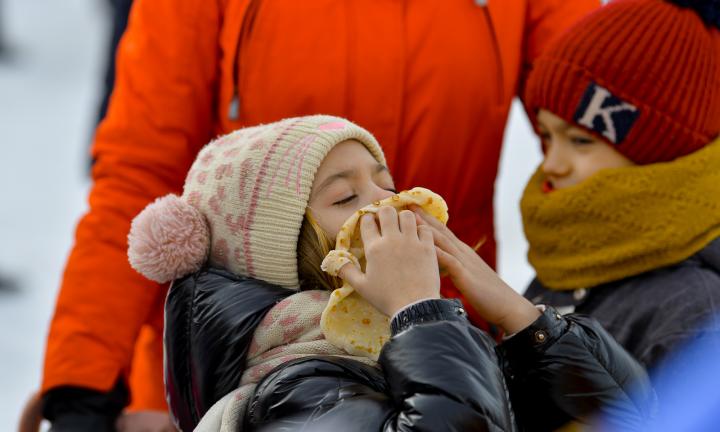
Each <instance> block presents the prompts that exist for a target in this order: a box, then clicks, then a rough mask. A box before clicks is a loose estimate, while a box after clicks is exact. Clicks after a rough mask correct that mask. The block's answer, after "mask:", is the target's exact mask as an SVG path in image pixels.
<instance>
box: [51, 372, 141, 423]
mask: <svg viewBox="0 0 720 432" xmlns="http://www.w3.org/2000/svg"><path fill="white" fill-rule="evenodd" d="M127 403H128V390H127V387H126V386H125V383H124V382H123V381H122V380H118V381H117V383H115V386H114V387H113V388H112V389H110V391H108V392H100V391H97V390H91V389H88V388H83V387H71V386H63V387H56V388H53V389H50V390H49V391H48V392H47V393H45V395H44V396H43V401H42V404H43V417H44V418H46V419H48V420H50V421H51V422H52V426H51V428H50V432H113V431H115V421H116V420H117V417H118V416H119V415H120V412H121V411H122V410H123V408H124V407H125V405H127Z"/></svg>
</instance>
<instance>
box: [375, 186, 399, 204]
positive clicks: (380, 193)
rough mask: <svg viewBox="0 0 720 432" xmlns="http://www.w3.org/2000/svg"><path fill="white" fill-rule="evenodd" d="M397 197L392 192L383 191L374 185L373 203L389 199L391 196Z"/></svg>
mask: <svg viewBox="0 0 720 432" xmlns="http://www.w3.org/2000/svg"><path fill="white" fill-rule="evenodd" d="M393 195H395V194H394V193H393V192H392V191H389V190H387V189H383V188H381V187H380V186H378V185H376V184H373V190H372V201H373V202H375V201H381V200H384V199H385V198H389V197H391V196H393Z"/></svg>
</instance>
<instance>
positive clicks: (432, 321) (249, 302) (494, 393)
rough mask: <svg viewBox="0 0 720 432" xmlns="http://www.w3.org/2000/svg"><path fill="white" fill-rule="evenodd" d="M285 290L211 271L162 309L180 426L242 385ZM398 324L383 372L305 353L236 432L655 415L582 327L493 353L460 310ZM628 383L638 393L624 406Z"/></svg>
mask: <svg viewBox="0 0 720 432" xmlns="http://www.w3.org/2000/svg"><path fill="white" fill-rule="evenodd" d="M225 291H230V292H228V293H226V292H225ZM288 293H289V292H287V291H285V290H282V289H280V288H277V287H274V286H272V285H268V284H263V283H262V282H258V281H255V280H251V279H239V278H235V277H232V276H230V275H229V274H227V273H223V272H218V271H214V270H210V271H204V272H200V273H198V274H197V275H194V276H192V277H190V278H186V279H184V280H182V281H180V282H178V283H176V284H175V285H174V287H173V288H172V289H171V291H170V293H169V295H168V300H167V304H166V310H167V311H166V320H167V322H166V345H167V346H166V350H167V353H168V354H167V356H168V357H167V370H168V375H167V381H168V382H167V385H168V393H169V396H170V397H169V400H170V405H171V411H172V413H173V415H174V416H175V417H176V419H177V420H178V422H179V424H180V426H181V428H182V430H186V431H189V430H192V429H193V428H194V427H195V425H196V424H197V422H198V421H199V419H200V417H201V416H202V415H203V414H204V413H205V412H206V411H207V410H208V409H209V408H210V407H211V406H212V404H213V403H214V402H215V401H217V400H219V399H220V398H221V397H222V396H224V395H225V394H226V393H228V392H229V391H231V390H233V389H234V388H235V387H237V382H238V380H239V377H240V375H241V374H242V370H243V362H244V359H245V352H246V350H247V346H248V345H249V343H250V338H251V337H252V333H253V332H254V329H255V327H256V326H257V324H258V323H259V321H260V320H261V319H262V317H263V316H264V314H265V313H266V312H267V311H268V310H269V308H270V307H271V306H272V305H273V304H274V303H275V302H277V301H279V300H280V299H282V298H284V296H286V295H287V294H288ZM228 299H231V300H228ZM218 301H221V304H219V305H214V304H213V303H215V302H218ZM215 320H220V321H222V322H214V321H215ZM223 320H225V321H223ZM392 328H393V333H394V334H393V337H392V338H391V340H390V341H389V342H388V343H387V344H386V346H385V348H384V349H383V351H382V353H381V355H380V359H379V364H380V368H373V367H370V366H367V365H365V364H362V363H359V362H357V361H354V360H350V359H342V358H337V357H311V358H304V359H301V360H296V361H293V362H288V363H286V364H283V365H280V366H279V367H277V368H276V369H275V370H273V371H271V372H270V373H269V374H268V375H267V376H266V377H265V378H264V379H263V380H262V381H261V382H260V383H259V384H258V387H257V389H256V391H255V394H254V396H253V397H252V398H251V401H250V405H249V406H248V409H247V411H246V416H245V423H244V428H243V429H244V430H248V431H265V430H273V431H276V430H281V431H282V430H288V431H289V430H313V431H317V430H319V431H322V430H333V431H336V430H343V431H379V430H383V431H409V430H412V431H423V430H428V431H439V430H442V431H453V430H463V431H466V430H474V431H475V430H477V431H514V430H552V429H553V428H554V427H556V426H557V425H560V424H563V423H565V422H567V421H569V420H570V419H573V418H576V419H588V418H589V416H590V415H591V414H592V413H599V414H601V415H602V414H603V411H605V412H606V413H607V412H613V410H623V412H624V413H626V415H625V416H624V417H622V418H623V419H624V420H623V421H625V422H626V424H627V425H632V424H639V423H641V422H643V421H644V419H646V418H647V417H648V416H650V415H651V413H652V410H653V407H654V393H653V392H652V389H651V388H650V387H649V386H648V384H647V383H648V380H647V377H646V375H645V374H644V372H643V369H642V367H640V365H639V364H638V363H637V362H635V361H634V360H633V359H632V358H631V357H630V356H629V355H628V354H627V353H626V352H625V351H624V350H623V349H622V348H620V347H619V346H618V345H617V343H615V342H614V341H613V340H612V338H611V337H610V336H609V335H608V334H607V333H605V332H604V330H602V328H601V327H600V326H599V325H598V324H597V323H596V322H594V321H593V320H592V319H589V318H586V317H582V316H575V317H561V316H560V315H559V314H557V313H556V312H555V311H554V310H553V309H551V308H549V309H548V310H547V311H546V312H545V313H544V314H543V315H542V316H541V317H540V318H539V319H538V320H537V321H536V322H535V323H533V325H531V326H530V327H529V328H527V329H525V330H523V331H521V332H519V333H518V334H517V335H515V336H513V337H512V338H511V339H509V340H508V341H506V342H504V343H503V344H501V345H500V346H498V347H496V346H495V344H494V342H493V341H492V339H491V338H490V337H489V336H487V335H486V334H485V333H483V332H482V331H480V330H479V329H477V328H475V327H473V326H472V325H471V324H470V323H469V322H468V320H467V317H466V314H465V313H464V311H463V310H462V308H461V307H460V304H459V303H458V302H457V301H455V300H431V301H426V302H422V303H419V304H417V305H413V306H411V307H410V308H409V309H408V310H406V311H404V312H403V313H401V314H399V315H398V317H396V318H395V320H394V322H393V323H392ZM537 332H542V333H543V334H544V336H542V337H540V339H542V341H541V342H538V336H537V334H538V333H537ZM239 359H241V361H240V360H239ZM632 386H638V388H639V389H640V391H639V392H636V393H633V394H634V396H628V395H629V394H630V388H631V387H632ZM511 400H512V404H511V402H510V401H511ZM598 410H599V411H598Z"/></svg>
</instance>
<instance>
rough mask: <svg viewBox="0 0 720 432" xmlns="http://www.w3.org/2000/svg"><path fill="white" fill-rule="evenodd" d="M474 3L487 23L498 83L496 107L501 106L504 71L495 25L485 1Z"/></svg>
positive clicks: (503, 92)
mask: <svg viewBox="0 0 720 432" xmlns="http://www.w3.org/2000/svg"><path fill="white" fill-rule="evenodd" d="M475 3H476V4H477V5H478V6H480V7H481V8H482V11H483V15H484V16H485V21H487V25H488V28H489V29H490V39H491V43H492V46H493V52H494V54H495V67H496V72H497V75H498V83H499V90H498V92H497V94H498V105H502V104H503V103H504V102H505V69H504V67H503V62H502V55H501V53H500V42H499V40H498V36H497V31H496V29H495V24H494V23H493V20H492V17H491V16H490V9H489V6H488V4H487V3H488V2H487V0H475Z"/></svg>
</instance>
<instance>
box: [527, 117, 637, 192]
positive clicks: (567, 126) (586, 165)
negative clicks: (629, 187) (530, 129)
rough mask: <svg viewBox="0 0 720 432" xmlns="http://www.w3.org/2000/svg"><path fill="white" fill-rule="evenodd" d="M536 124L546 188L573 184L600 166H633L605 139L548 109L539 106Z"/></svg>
mask: <svg viewBox="0 0 720 432" xmlns="http://www.w3.org/2000/svg"><path fill="white" fill-rule="evenodd" d="M537 123H538V130H539V132H540V138H541V139H542V145H543V153H544V154H545V157H544V159H543V162H542V171H543V173H545V176H546V180H547V183H546V186H547V190H548V191H550V190H554V189H562V188H566V187H568V186H573V185H576V184H578V183H580V182H582V181H583V180H585V179H587V178H588V177H590V176H592V175H593V174H595V173H596V172H598V171H600V170H602V169H606V168H620V167H624V166H630V165H634V163H633V162H632V161H631V160H630V159H628V158H626V157H625V156H623V155H622V154H620V153H619V152H618V151H617V150H615V149H614V148H613V147H611V146H610V145H609V144H607V143H606V142H605V141H603V140H601V139H599V138H596V137H594V136H593V135H591V134H590V133H588V132H586V131H585V130H584V129H582V128H580V127H578V126H575V125H574V124H572V123H568V122H566V121H565V120H563V119H562V118H560V117H558V116H556V115H555V114H553V113H551V112H550V111H546V110H544V109H541V110H540V111H539V112H538V116H537Z"/></svg>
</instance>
